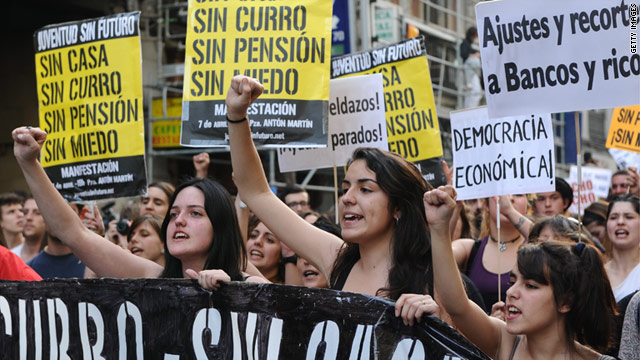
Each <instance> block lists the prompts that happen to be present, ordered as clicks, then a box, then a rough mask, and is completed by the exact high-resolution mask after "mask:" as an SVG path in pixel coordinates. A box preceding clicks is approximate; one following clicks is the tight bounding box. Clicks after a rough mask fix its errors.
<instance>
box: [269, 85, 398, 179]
mask: <svg viewBox="0 0 640 360" xmlns="http://www.w3.org/2000/svg"><path fill="white" fill-rule="evenodd" d="M383 101H384V91H383V88H382V75H381V74H374V75H362V76H354V77H349V78H342V79H334V80H331V81H330V84H329V140H328V141H329V143H328V144H327V147H326V148H306V149H296V148H286V149H285V148H280V149H278V163H279V164H280V172H289V171H298V170H309V169H315V168H327V167H333V166H334V165H335V166H343V165H346V164H347V162H348V161H349V159H350V158H351V154H352V153H353V151H354V150H355V149H357V148H359V147H375V148H378V149H381V150H387V149H388V144H387V120H386V119H385V113H384V102H383Z"/></svg>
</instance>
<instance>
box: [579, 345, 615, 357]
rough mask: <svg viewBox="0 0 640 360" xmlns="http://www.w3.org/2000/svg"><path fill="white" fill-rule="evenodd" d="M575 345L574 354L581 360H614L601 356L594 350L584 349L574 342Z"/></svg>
mask: <svg viewBox="0 0 640 360" xmlns="http://www.w3.org/2000/svg"><path fill="white" fill-rule="evenodd" d="M575 344H576V352H577V353H578V357H579V358H580V359H583V360H615V358H614V357H611V356H609V355H601V354H600V353H598V352H596V351H595V350H593V349H591V348H589V347H586V346H584V345H582V344H580V343H579V342H577V341H576V342H575Z"/></svg>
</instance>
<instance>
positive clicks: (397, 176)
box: [227, 76, 437, 317]
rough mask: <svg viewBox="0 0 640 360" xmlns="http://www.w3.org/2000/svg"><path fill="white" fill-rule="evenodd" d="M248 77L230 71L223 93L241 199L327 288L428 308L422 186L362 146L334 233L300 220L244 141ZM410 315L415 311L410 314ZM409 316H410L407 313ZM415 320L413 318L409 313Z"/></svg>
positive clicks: (253, 92) (252, 95)
mask: <svg viewBox="0 0 640 360" xmlns="http://www.w3.org/2000/svg"><path fill="white" fill-rule="evenodd" d="M262 89H263V87H262V85H261V84H260V83H259V82H257V81H256V80H255V79H251V78H247V77H244V76H236V77H234V78H233V80H232V84H231V88H230V90H229V92H228V94H227V117H228V119H229V121H228V123H229V137H230V140H229V141H230V146H231V162H232V165H233V171H234V178H235V182H236V185H237V186H238V189H239V191H240V192H241V193H242V196H243V200H245V202H246V203H247V205H248V206H249V207H250V208H251V210H252V211H253V212H254V213H255V214H256V215H257V216H258V217H259V218H260V220H261V221H263V222H264V223H265V225H266V226H267V227H268V228H269V229H271V231H272V232H273V233H274V234H275V235H276V236H277V237H278V238H279V239H280V240H281V241H283V242H284V243H286V244H287V245H288V246H289V247H291V249H292V250H294V251H295V252H296V253H297V254H298V255H300V256H302V257H303V258H304V259H306V260H308V261H309V262H310V263H311V264H313V265H314V266H315V267H316V268H317V269H318V270H319V271H320V272H321V273H322V274H323V276H324V277H325V278H326V279H328V280H329V284H330V286H331V287H332V288H334V289H339V290H346V291H352V292H358V293H363V294H368V295H377V296H383V297H387V298H390V299H398V298H399V296H400V295H401V294H403V293H413V294H416V295H415V296H413V297H412V299H413V300H412V301H411V302H410V304H409V303H408V304H407V306H408V308H409V307H412V306H411V305H412V304H413V307H412V308H414V310H418V309H427V308H430V307H433V306H437V305H435V303H434V302H433V300H432V299H431V297H430V296H425V295H424V294H431V295H432V294H433V283H432V278H433V273H432V271H431V260H430V256H431V246H430V241H429V233H428V228H427V222H426V218H425V214H424V207H423V205H422V203H421V200H420V199H421V197H422V194H423V193H424V191H426V188H427V184H426V182H425V180H424V179H423V178H422V175H421V174H420V172H419V171H418V169H417V168H416V167H415V166H414V165H413V164H411V163H409V162H407V161H406V160H404V159H403V158H402V157H400V156H399V155H396V154H393V153H389V152H385V151H381V150H378V149H371V148H361V149H358V150H356V151H355V152H354V153H353V157H352V159H351V161H350V162H349V165H348V170H347V173H346V176H345V178H344V180H343V181H342V191H343V196H342V197H341V200H340V201H339V204H338V210H339V218H340V225H341V228H342V236H343V239H344V240H345V241H342V240H341V239H340V238H338V237H336V236H334V235H331V234H329V233H327V232H324V231H322V230H320V229H318V228H316V227H314V226H313V225H311V224H309V223H307V222H306V221H305V220H304V219H302V218H301V217H299V216H298V215H297V214H296V213H295V212H294V211H292V210H291V209H289V208H288V207H287V205H286V204H284V203H283V202H282V201H280V200H279V199H278V198H277V197H276V196H275V195H274V194H273V193H272V192H271V190H270V188H269V185H268V183H267V180H266V178H265V176H264V171H263V169H262V164H261V161H260V157H259V155H258V152H257V151H256V148H255V146H254V144H253V141H252V139H251V130H250V128H249V124H248V121H246V120H247V110H248V108H249V106H250V105H251V103H253V101H254V100H255V99H256V98H257V97H258V96H259V95H260V94H261V93H262ZM412 314H415V311H414V312H413V313H412ZM409 317H411V316H409ZM416 317H419V315H416Z"/></svg>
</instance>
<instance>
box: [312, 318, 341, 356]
mask: <svg viewBox="0 0 640 360" xmlns="http://www.w3.org/2000/svg"><path fill="white" fill-rule="evenodd" d="M322 343H324V344H325V349H324V360H330V359H336V358H337V356H338V345H339V344H340V328H338V325H337V324H336V323H335V322H333V321H323V322H320V323H317V324H316V326H315V327H314V328H313V332H312V333H311V338H310V339H309V346H308V347H307V357H306V359H307V360H315V359H316V358H317V352H318V348H319V347H320V344H322Z"/></svg>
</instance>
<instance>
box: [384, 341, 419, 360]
mask: <svg viewBox="0 0 640 360" xmlns="http://www.w3.org/2000/svg"><path fill="white" fill-rule="evenodd" d="M412 349H413V354H412ZM409 354H411V357H409ZM404 359H407V360H424V344H422V341H420V340H416V339H402V341H400V342H399V343H398V345H396V349H395V350H394V351H393V357H392V358H391V360H404Z"/></svg>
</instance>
